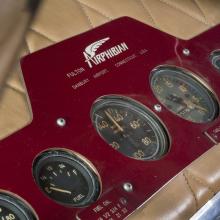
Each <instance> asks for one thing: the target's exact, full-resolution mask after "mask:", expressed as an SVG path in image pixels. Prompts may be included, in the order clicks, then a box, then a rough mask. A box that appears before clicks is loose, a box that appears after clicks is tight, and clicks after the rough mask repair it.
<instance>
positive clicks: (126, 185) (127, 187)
mask: <svg viewBox="0 0 220 220" xmlns="http://www.w3.org/2000/svg"><path fill="white" fill-rule="evenodd" d="M123 189H124V190H125V191H126V192H132V191H133V186H132V184H131V183H124V185H123Z"/></svg>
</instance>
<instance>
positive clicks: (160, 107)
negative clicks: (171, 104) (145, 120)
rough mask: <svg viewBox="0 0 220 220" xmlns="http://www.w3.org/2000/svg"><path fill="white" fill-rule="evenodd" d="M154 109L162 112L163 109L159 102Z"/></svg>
mask: <svg viewBox="0 0 220 220" xmlns="http://www.w3.org/2000/svg"><path fill="white" fill-rule="evenodd" d="M154 110H155V111H157V112H161V111H162V106H161V105H159V104H156V105H154Z"/></svg>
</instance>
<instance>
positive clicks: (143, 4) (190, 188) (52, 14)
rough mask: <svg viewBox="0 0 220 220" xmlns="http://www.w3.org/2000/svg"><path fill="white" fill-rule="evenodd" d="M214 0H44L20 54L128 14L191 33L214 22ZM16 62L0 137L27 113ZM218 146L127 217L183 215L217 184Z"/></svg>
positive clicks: (0, 104) (218, 16) (219, 18)
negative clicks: (138, 210) (140, 208)
mask: <svg viewBox="0 0 220 220" xmlns="http://www.w3.org/2000/svg"><path fill="white" fill-rule="evenodd" d="M219 11H220V1H219V0H211V1H210V0H185V1H180V0H110V1H103V0H62V1H60V0H44V2H43V4H42V6H41V8H40V11H39V14H38V16H37V18H36V19H35V22H34V23H33V24H32V26H31V28H30V30H29V33H28V35H27V36H26V45H25V46H24V48H23V50H22V54H24V53H28V52H29V51H35V50H38V49H40V48H43V47H46V46H47V45H51V44H53V43H55V42H58V41H61V40H63V39H65V38H68V37H71V36H73V35H76V34H78V33H81V32H83V31H86V30H88V29H91V28H92V27H95V26H97V25H100V24H102V23H104V22H106V21H109V20H111V19H113V18H116V17H120V16H123V15H126V16H131V17H134V18H136V19H138V20H141V21H143V22H145V23H147V24H149V25H152V26H155V27H156V28H158V29H161V30H163V31H165V32H168V33H170V34H172V35H174V36H177V37H179V38H184V39H188V38H191V37H193V36H195V35H197V34H199V33H201V32H203V31H205V30H207V29H209V28H210V27H212V26H213V25H215V24H217V23H219V22H220V13H219ZM18 73H19V68H18V67H16V68H15V70H14V72H13V74H12V75H11V77H10V78H9V79H8V80H7V82H6V83H5V87H4V89H2V92H1V99H0V121H1V123H0V139H1V138H3V137H5V136H7V135H9V134H11V133H12V132H14V131H16V130H17V129H20V128H21V127H23V126H24V125H25V124H27V123H28V122H29V121H30V119H31V116H30V111H29V109H28V106H27V104H26V96H25V89H24V87H23V86H22V84H21V83H20V81H19V80H18ZM219 148H220V146H215V147H214V148H212V149H211V150H210V151H208V152H207V153H206V154H204V155H203V156H202V157H200V158H199V159H198V160H196V161H195V162H194V163H193V164H192V165H190V166H189V167H187V168H186V169H185V170H184V171H183V172H181V173H180V174H178V175H177V176H176V177H175V178H174V179H173V180H172V181H171V182H170V183H169V184H167V185H166V186H165V187H164V188H163V189H161V191H160V192H159V193H157V194H156V195H155V196H154V197H153V198H152V199H150V200H149V201H148V202H147V203H146V204H145V205H144V208H142V210H141V211H140V212H137V213H135V215H133V216H131V217H130V218H131V219H132V220H133V219H137V220H142V219H153V220H154V219H166V220H167V219H189V217H190V216H192V215H193V213H194V212H195V211H196V210H197V209H198V208H199V207H201V206H202V205H203V204H204V203H205V202H206V201H207V200H208V199H209V198H211V197H212V196H213V195H214V194H215V193H216V192H217V191H218V190H219V187H220V171H219V170H220V164H219V163H218V158H219V157H220V149H219Z"/></svg>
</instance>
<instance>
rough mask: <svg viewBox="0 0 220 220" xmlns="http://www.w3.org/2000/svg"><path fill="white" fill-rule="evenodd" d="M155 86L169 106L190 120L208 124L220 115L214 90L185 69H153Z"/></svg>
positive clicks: (158, 95)
mask: <svg viewBox="0 0 220 220" xmlns="http://www.w3.org/2000/svg"><path fill="white" fill-rule="evenodd" d="M151 88H152V90H153V92H154V94H155V96H156V97H157V99H158V100H159V101H160V102H161V103H162V104H163V105H164V106H165V107H167V108H168V109H169V110H170V111H171V112H173V113H175V114H176V115H178V116H180V117H182V118H184V119H186V120H188V121H191V122H195V123H206V122H209V121H212V120H214V119H215V118H216V116H217V114H218V103H217V101H216V99H215V97H214V95H213V94H212V93H211V91H210V90H209V89H207V88H206V87H205V86H204V85H203V84H202V83H201V82H200V81H199V79H197V78H195V77H194V76H193V75H192V74H190V73H188V72H187V71H185V70H183V69H180V68H177V67H170V66H169V67H159V68H157V69H155V70H153V72H152V77H151Z"/></svg>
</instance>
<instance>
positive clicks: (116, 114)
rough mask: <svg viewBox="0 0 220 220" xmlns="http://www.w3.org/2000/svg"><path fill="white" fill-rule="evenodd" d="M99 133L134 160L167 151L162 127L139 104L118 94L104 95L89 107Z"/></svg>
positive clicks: (116, 148)
mask: <svg viewBox="0 0 220 220" xmlns="http://www.w3.org/2000/svg"><path fill="white" fill-rule="evenodd" d="M91 118H92V121H93V125H94V127H95V129H96V130H97V132H98V133H99V135H100V136H101V137H102V138H103V139H104V140H105V141H106V142H107V143H108V144H109V145H110V146H111V147H113V148H114V149H115V150H117V151H119V152H120V153H122V154H123V155H125V156H127V157H130V158H134V159H138V160H156V159H159V158H161V157H162V156H163V155H164V154H165V153H166V152H167V150H168V138H167V135H166V132H165V129H164V127H163V126H162V124H161V123H160V122H159V120H158V119H157V118H156V116H154V115H153V113H152V112H151V111H149V110H148V109H147V108H146V107H145V106H143V105H142V104H140V103H138V102H136V101H134V100H133V99H130V98H126V97H121V96H104V97H101V98H100V99H98V100H97V101H96V102H95V103H94V105H93V107H92V110H91Z"/></svg>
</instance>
